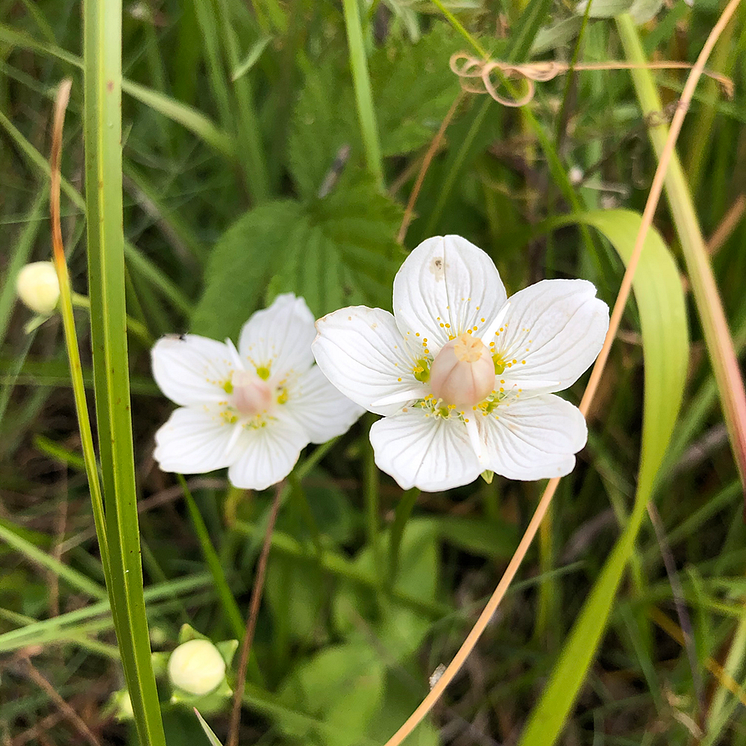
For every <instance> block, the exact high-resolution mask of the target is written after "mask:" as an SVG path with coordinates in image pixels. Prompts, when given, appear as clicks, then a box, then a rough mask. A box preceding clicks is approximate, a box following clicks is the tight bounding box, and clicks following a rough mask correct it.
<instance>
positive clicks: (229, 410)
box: [152, 293, 363, 490]
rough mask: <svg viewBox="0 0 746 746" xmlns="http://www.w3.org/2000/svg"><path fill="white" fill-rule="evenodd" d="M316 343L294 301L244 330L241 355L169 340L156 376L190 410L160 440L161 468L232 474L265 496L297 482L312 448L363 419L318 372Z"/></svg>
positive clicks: (223, 347) (304, 311)
mask: <svg viewBox="0 0 746 746" xmlns="http://www.w3.org/2000/svg"><path fill="white" fill-rule="evenodd" d="M314 334H315V329H314V319H313V315H312V314H311V311H310V310H309V309H308V306H307V305H306V303H305V301H304V300H303V299H302V298H296V297H295V296H294V295H293V294H292V293H289V294H285V295H280V296H278V297H277V299H276V300H275V302H274V303H273V304H272V305H271V306H270V307H269V308H267V309H265V310H263V311H258V312H257V313H255V314H254V315H253V316H252V317H251V318H250V319H249V320H248V321H247V322H246V324H244V326H243V329H242V330H241V335H240V337H239V340H238V349H236V347H235V346H234V345H233V343H232V342H231V341H230V340H226V342H225V344H224V343H222V342H216V341H215V340H212V339H207V338H206V337H200V336H197V335H194V334H184V335H180V336H178V335H171V336H167V337H164V338H163V339H161V340H159V341H158V342H157V343H156V344H155V346H154V347H153V351H152V360H153V377H154V378H155V380H156V382H157V383H158V385H159V386H160V388H161V391H163V393H164V394H165V395H166V396H167V397H168V398H169V399H171V400H172V401H173V402H175V403H176V404H179V405H180V408H179V409H177V410H175V411H174V412H173V414H172V415H171V417H170V418H169V420H168V422H166V424H165V425H163V427H161V428H160V429H159V430H158V432H157V433H156V435H155V441H156V449H155V454H154V456H155V459H156V461H158V463H159V464H160V467H161V469H163V470H164V471H174V472H180V473H182V474H198V473H202V472H207V471H213V470H214V469H221V468H224V467H229V468H228V478H229V479H230V481H231V482H232V483H233V484H234V485H235V486H236V487H241V488H245V489H255V490H262V489H265V488H267V487H269V486H270V485H272V484H275V483H276V482H279V481H280V480H281V479H283V478H284V477H286V476H287V475H288V474H289V473H290V471H291V469H292V468H293V466H294V465H295V462H296V461H297V460H298V456H299V455H300V452H301V450H302V449H303V448H305V447H306V446H307V445H308V443H324V442H326V441H327V440H329V439H330V438H333V437H336V436H337V435H341V434H342V433H344V432H346V431H347V430H348V429H349V427H350V426H351V425H352V423H353V422H355V420H356V419H357V418H358V417H359V416H360V414H361V413H362V411H363V410H362V409H361V408H360V407H358V406H357V405H355V404H353V403H352V402H351V401H350V400H349V399H347V398H345V397H344V396H342V395H341V394H340V393H339V391H337V389H335V388H334V386H332V385H331V384H330V383H329V382H328V381H327V379H326V378H325V377H324V375H323V373H322V372H321V370H320V369H319V368H318V367H317V366H315V365H313V354H312V353H311V342H312V340H313V337H314Z"/></svg>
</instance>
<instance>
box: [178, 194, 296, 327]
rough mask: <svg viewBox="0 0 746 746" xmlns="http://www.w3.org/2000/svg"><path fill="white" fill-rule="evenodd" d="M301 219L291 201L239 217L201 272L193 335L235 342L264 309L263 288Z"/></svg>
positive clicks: (273, 203) (265, 206)
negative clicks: (251, 318)
mask: <svg viewBox="0 0 746 746" xmlns="http://www.w3.org/2000/svg"><path fill="white" fill-rule="evenodd" d="M303 219H304V214H303V209H302V207H301V205H300V203H298V202H295V201H294V200H282V201H276V202H267V203H265V204H263V205H260V206H259V207H256V208H255V209H253V210H249V211H248V212H246V213H245V214H244V215H242V216H241V217H240V218H239V219H238V220H237V221H236V222H235V223H233V225H232V226H231V227H230V228H228V230H227V231H226V232H225V233H224V234H223V235H222V237H221V238H220V240H219V241H218V242H217V244H216V245H215V248H214V249H213V251H212V253H211V254H210V259H209V262H208V264H207V269H206V271H205V290H204V293H203V295H202V298H201V299H200V301H199V303H198V304H197V307H196V308H195V310H194V314H193V315H192V320H191V328H192V331H193V332H195V333H196V334H203V335H204V336H207V337H212V338H213V339H225V338H226V337H232V338H233V339H236V338H237V336H238V332H239V331H240V329H241V326H242V325H243V324H244V323H245V322H246V321H247V320H248V318H249V316H251V314H252V313H253V312H254V311H256V310H257V308H260V307H261V306H262V305H264V303H263V301H264V300H265V298H264V287H265V285H266V283H267V281H268V280H269V278H270V277H271V274H272V269H273V266H274V265H275V264H276V262H277V261H278V259H279V258H282V257H283V255H284V254H285V252H286V250H287V246H288V244H289V242H290V241H291V237H292V234H293V232H294V231H295V230H296V226H297V224H298V223H300V222H301V221H302V220H303Z"/></svg>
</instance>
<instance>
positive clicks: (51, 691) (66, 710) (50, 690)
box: [19, 657, 101, 746]
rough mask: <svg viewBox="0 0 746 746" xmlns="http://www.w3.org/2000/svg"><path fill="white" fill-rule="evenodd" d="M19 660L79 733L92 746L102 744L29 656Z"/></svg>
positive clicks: (35, 682) (30, 676) (25, 671)
mask: <svg viewBox="0 0 746 746" xmlns="http://www.w3.org/2000/svg"><path fill="white" fill-rule="evenodd" d="M19 661H20V663H21V665H22V668H23V672H24V673H25V675H26V676H27V677H28V678H29V679H31V681H33V682H34V684H36V685H37V686H38V687H39V689H41V690H42V691H44V693H45V694H46V695H47V696H48V697H49V699H51V700H52V702H54V704H55V706H56V707H57V709H59V711H60V712H62V714H63V715H64V716H65V717H66V718H67V719H68V720H69V721H70V723H71V725H72V726H73V727H74V728H75V730H76V731H78V733H80V735H81V736H83V738H84V739H85V740H86V741H88V743H90V744H91V746H101V742H100V741H99V740H98V738H96V736H95V734H94V733H93V731H92V730H91V729H90V728H89V727H88V725H86V722H85V721H84V720H83V718H81V717H80V715H78V713H77V712H75V710H73V708H72V707H70V705H69V704H68V703H67V702H65V700H64V699H62V697H61V696H60V695H59V694H58V693H57V691H56V690H55V688H54V687H53V686H52V685H51V684H50V683H49V681H47V679H46V678H45V677H44V676H43V675H42V674H41V673H39V671H37V670H36V668H34V665H33V664H32V663H31V661H30V660H29V659H28V658H25V657H24V658H19Z"/></svg>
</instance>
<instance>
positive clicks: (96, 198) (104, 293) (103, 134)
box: [81, 0, 166, 746]
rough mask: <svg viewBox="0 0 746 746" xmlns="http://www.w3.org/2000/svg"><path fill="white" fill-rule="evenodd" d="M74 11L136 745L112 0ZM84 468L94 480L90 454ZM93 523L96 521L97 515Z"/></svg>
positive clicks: (110, 576) (139, 596)
mask: <svg viewBox="0 0 746 746" xmlns="http://www.w3.org/2000/svg"><path fill="white" fill-rule="evenodd" d="M83 14H84V24H83V28H84V38H83V42H84V61H85V64H84V83H85V98H84V140H85V176H86V178H85V182H86V215H87V218H88V219H87V224H86V227H87V239H88V286H89V293H90V301H91V348H92V350H93V376H94V386H95V394H96V418H97V423H98V442H99V454H100V463H101V473H102V476H103V480H102V482H103V497H104V500H103V502H104V507H105V532H104V535H103V536H102V535H101V533H99V545H100V546H106V553H105V556H106V557H107V559H106V560H105V561H104V569H105V571H106V581H107V590H108V591H109V598H110V600H111V609H112V615H113V618H114V625H115V628H116V633H117V642H118V645H119V650H120V653H121V657H122V667H123V669H124V675H125V678H126V680H127V689H128V690H129V693H130V699H131V700H132V709H133V712H134V719H135V724H136V727H137V733H138V736H139V738H140V742H141V743H142V744H143V746H165V743H166V740H165V735H164V730H163V723H162V720H161V711H160V702H159V699H158V690H157V688H156V683H155V677H154V675H153V667H152V662H151V658H150V636H149V632H148V620H147V617H146V613H145V598H144V594H143V575H142V561H141V559H140V529H139V523H138V514H137V486H136V482H135V460H134V446H133V439H132V418H131V412H130V382H129V360H128V357H127V313H126V304H125V289H124V276H125V264H124V234H123V212H122V91H121V87H122V4H121V0H120V1H119V2H116V0H114V1H113V2H111V3H107V5H106V7H104V6H103V4H101V3H99V2H96V0H86V1H85V2H84V4H83ZM81 389H82V387H81ZM81 419H82V418H81ZM87 460H92V459H87ZM89 469H90V474H89V481H90V482H91V488H92V489H93V482H94V479H95V476H94V477H93V478H92V475H95V464H94V463H91V464H90V466H89ZM96 476H97V475H96ZM97 503H98V501H96V502H95V505H96V504H97ZM96 529H97V531H98V532H101V531H102V530H103V526H100V525H99V521H98V520H97V521H96Z"/></svg>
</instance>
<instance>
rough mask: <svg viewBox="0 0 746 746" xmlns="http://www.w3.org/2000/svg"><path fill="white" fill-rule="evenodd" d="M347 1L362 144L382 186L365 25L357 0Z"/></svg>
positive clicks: (345, 3)
mask: <svg viewBox="0 0 746 746" xmlns="http://www.w3.org/2000/svg"><path fill="white" fill-rule="evenodd" d="M342 4H343V5H344V15H345V26H346V28H347V44H348V46H349V49H350V64H351V65H352V78H353V83H354V85H355V102H356V103H357V115H358V118H359V119H360V129H361V130H362V135H363V147H364V148H365V159H366V161H367V166H368V172H369V173H370V175H371V176H372V177H373V178H374V179H375V181H376V185H377V186H378V188H379V189H382V188H383V163H382V158H381V145H380V143H379V140H378V128H377V126H376V112H375V108H374V106H373V91H372V90H371V87H370V74H369V72H368V60H367V57H366V55H365V42H364V40H363V27H362V20H361V18H360V6H359V5H358V0H342Z"/></svg>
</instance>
